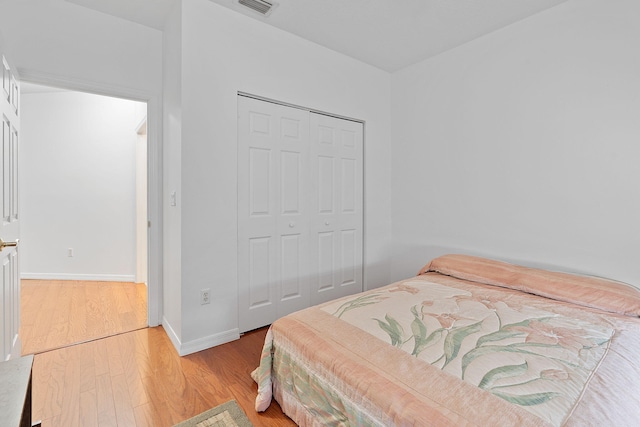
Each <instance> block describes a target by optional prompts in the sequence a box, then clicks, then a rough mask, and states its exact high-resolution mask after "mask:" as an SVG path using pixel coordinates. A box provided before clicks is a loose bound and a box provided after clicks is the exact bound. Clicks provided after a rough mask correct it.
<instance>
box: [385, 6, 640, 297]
mask: <svg viewBox="0 0 640 427" xmlns="http://www.w3.org/2000/svg"><path fill="white" fill-rule="evenodd" d="M638 22H640V3H639V2H637V1H635V0H612V1H606V2H605V1H601V0H579V1H578V0H574V1H569V2H567V3H565V4H562V5H560V6H558V7H556V8H553V9H550V10H548V11H546V12H543V13H540V14H538V15H536V16H533V17H531V18H529V19H527V20H525V21H522V22H520V23H517V24H514V25H511V26H509V27H507V28H505V29H503V30H500V31H497V32H495V33H492V34H490V35H487V36H485V37H482V38H480V39H477V40H475V41H473V42H471V43H468V44H466V45H463V46H461V47H459V48H456V49H454V50H451V51H449V52H446V53H444V54H441V55H439V56H436V57H434V58H432V59H430V60H426V61H424V62H421V63H419V64H417V65H415V66H412V67H409V68H407V69H404V70H401V71H399V72H397V73H395V74H394V75H393V76H392V104H391V105H392V108H391V109H392V124H393V134H394V141H393V168H392V170H393V174H392V189H391V192H392V194H393V198H392V206H393V208H392V218H393V240H394V246H395V261H394V268H393V277H394V278H399V277H403V276H407V275H409V274H415V272H416V270H417V269H418V268H419V267H420V265H421V264H423V263H426V262H427V261H428V260H429V259H430V258H431V257H432V256H433V255H437V254H439V253H441V252H443V251H448V250H452V248H453V250H464V251H471V252H473V253H482V254H487V255H492V256H497V257H501V258H506V259H512V260H520V259H524V260H528V261H530V262H534V263H543V264H552V265H558V266H564V267H568V268H570V269H573V270H578V271H583V272H589V273H594V274H599V275H603V276H608V277H612V278H615V279H619V280H623V281H627V282H630V283H633V284H635V285H640V263H639V262H638V259H637V254H639V253H640V221H639V220H638V219H639V218H640V168H638V159H640V143H639V141H640V78H639V76H640V55H638V52H639V51H640V25H638ZM442 247H446V248H445V249H443V248H442Z"/></svg>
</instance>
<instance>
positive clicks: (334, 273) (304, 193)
mask: <svg viewBox="0 0 640 427" xmlns="http://www.w3.org/2000/svg"><path fill="white" fill-rule="evenodd" d="M362 227H363V124H362V122H358V121H354V120H348V119H343V118H337V117H334V116H330V115H327V114H321V113H317V112H314V111H309V110H305V109H300V108H296V107H291V106H287V105H282V104H277V103H274V102H268V101H265V100H261V99H256V98H253V97H250V96H245V95H238V281H239V304H240V306H239V317H240V319H239V325H240V331H241V332H245V331H248V330H251V329H255V328H258V327H261V326H264V325H268V324H270V323H272V322H273V321H274V320H276V319H277V318H279V317H281V316H284V315H286V314H289V313H292V312H294V311H297V310H300V309H302V308H305V307H308V306H310V305H315V304H319V303H322V302H325V301H329V300H332V299H335V298H338V297H341V296H345V295H350V294H353V293H356V292H360V291H362V239H363V237H362V236H363V233H362Z"/></svg>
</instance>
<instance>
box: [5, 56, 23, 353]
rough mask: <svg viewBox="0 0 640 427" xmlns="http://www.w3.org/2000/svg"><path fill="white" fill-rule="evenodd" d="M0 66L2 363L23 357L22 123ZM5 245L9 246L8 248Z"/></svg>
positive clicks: (13, 87) (15, 91) (12, 85)
mask: <svg viewBox="0 0 640 427" xmlns="http://www.w3.org/2000/svg"><path fill="white" fill-rule="evenodd" d="M0 56H1V58H2V64H1V66H0V68H1V70H0V78H1V79H2V82H1V86H2V88H1V89H0V119H1V120H2V135H1V137H0V146H1V150H2V161H1V162H0V169H1V171H0V181H1V182H0V188H1V189H2V197H1V200H0V204H1V205H2V208H1V210H2V218H1V219H0V239H2V241H3V242H4V244H3V243H0V247H1V248H2V250H1V251H0V308H1V309H2V310H1V311H0V313H1V314H0V337H1V340H2V342H0V357H1V358H2V359H0V360H6V359H10V358H16V357H19V356H20V352H21V343H20V337H19V329H20V276H19V267H18V248H17V247H16V246H14V244H16V243H17V242H18V238H19V235H20V227H19V222H18V137H19V134H20V121H19V117H18V102H19V99H18V98H19V87H18V82H17V80H16V77H15V73H14V72H13V70H12V69H11V67H10V66H9V63H8V61H7V59H6V58H5V56H4V55H3V51H2V46H0ZM5 244H6V246H5Z"/></svg>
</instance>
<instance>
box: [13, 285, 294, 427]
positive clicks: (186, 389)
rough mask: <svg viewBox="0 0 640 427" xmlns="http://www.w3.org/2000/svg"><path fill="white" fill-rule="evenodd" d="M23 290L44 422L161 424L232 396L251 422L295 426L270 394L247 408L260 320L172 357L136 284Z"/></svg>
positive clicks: (47, 425)
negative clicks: (233, 335)
mask: <svg viewBox="0 0 640 427" xmlns="http://www.w3.org/2000/svg"><path fill="white" fill-rule="evenodd" d="M21 290H22V306H21V308H22V325H21V336H22V341H23V343H22V344H23V354H29V353H37V354H36V356H35V358H34V364H33V373H32V379H33V395H32V396H33V402H32V403H33V408H32V409H33V420H34V421H36V420H41V421H42V427H75V426H79V427H106V426H109V427H143V426H154V427H163V426H167V427H169V426H173V425H174V424H176V423H178V422H180V421H183V420H185V419H188V418H191V417H193V416H195V415H197V414H199V413H201V412H203V411H206V410H207V409H210V408H212V407H214V406H217V405H219V404H222V403H224V402H227V401H228V400H231V399H235V400H236V401H237V402H238V403H239V405H240V406H241V407H242V409H243V410H244V412H245V413H246V414H247V416H248V417H249V419H250V420H251V422H252V423H253V425H254V426H255V427H261V426H264V427H270V426H275V427H278V426H295V423H294V422H293V421H291V419H289V418H288V417H287V416H286V415H284V414H283V413H282V411H281V410H280V407H279V406H278V404H277V403H275V402H274V403H272V405H271V406H270V408H269V409H268V410H267V411H266V412H264V413H262V414H258V413H256V412H255V410H254V400H255V396H256V392H257V386H256V384H255V383H254V381H253V380H252V379H251V376H250V372H251V371H252V370H253V369H255V368H256V367H257V366H258V363H259V360H260V352H261V350H262V344H263V341H264V336H265V334H266V331H267V330H266V328H262V329H260V330H257V331H253V332H250V333H247V334H245V335H244V336H243V337H242V338H241V339H240V340H237V341H234V342H231V343H228V344H224V345H221V346H218V347H215V348H212V349H209V350H205V351H201V352H198V353H195V354H192V355H189V356H184V357H180V356H178V353H177V352H176V350H175V348H174V347H173V345H172V344H171V341H170V340H169V337H168V336H167V334H166V333H165V331H164V329H162V327H157V328H146V327H145V326H146V321H147V317H146V316H147V305H146V287H145V286H144V284H142V285H134V284H131V283H129V284H123V283H109V282H84V283H79V282H71V281H64V282H63V281H55V282H54V281H41V280H23V281H22V289H21ZM141 328H142V329H141ZM127 329H128V330H129V331H131V332H125V331H126V330H127ZM107 335H111V336H107ZM105 336H107V337H106V338H101V337H105ZM100 338H101V339H100ZM78 342H80V343H81V344H76V345H74V344H73V343H78ZM47 349H54V350H49V351H47ZM0 424H1V420H0Z"/></svg>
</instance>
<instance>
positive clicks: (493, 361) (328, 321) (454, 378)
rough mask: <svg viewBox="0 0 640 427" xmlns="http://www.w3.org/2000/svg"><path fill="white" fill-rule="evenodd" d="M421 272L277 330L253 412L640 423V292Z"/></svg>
mask: <svg viewBox="0 0 640 427" xmlns="http://www.w3.org/2000/svg"><path fill="white" fill-rule="evenodd" d="M430 268H437V271H438V272H435V271H434V270H432V269H430ZM443 271H445V273H443ZM424 272H425V274H422V275H420V276H418V277H414V278H411V279H408V280H404V281H401V282H397V283H395V284H392V285H389V286H386V287H382V288H379V289H375V290H372V291H368V292H364V293H362V294H358V295H353V296H349V297H345V298H342V299H339V300H336V301H332V302H329V303H326V304H324V305H321V306H317V307H311V308H309V309H306V310H302V311H299V312H297V313H293V314H291V315H288V316H285V317H283V318H281V319H279V320H277V321H276V322H274V324H273V325H272V326H271V328H270V330H269V332H268V333H267V337H266V340H265V345H264V348H263V351H262V356H261V361H260V366H259V367H258V368H257V369H256V370H255V371H254V372H253V373H252V376H253V378H254V379H255V380H256V382H257V383H258V396H257V398H256V410H258V411H263V410H265V409H266V408H267V407H268V406H269V404H270V402H271V399H272V396H273V397H274V398H275V399H276V400H277V401H278V402H279V403H280V406H281V407H282V409H283V411H284V412H285V413H286V414H287V415H289V416H290V417H291V418H292V419H293V420H294V421H295V422H296V423H298V424H299V425H301V426H324V425H335V426H349V425H358V426H360V425H363V426H391V425H393V426H414V425H434V426H455V427H460V426H488V425H492V426H502V425H504V426H511V425H517V426H519V427H523V426H535V427H539V426H562V427H577V426H580V427H583V426H601V425H615V426H636V425H640V381H638V378H640V362H638V354H640V319H639V318H638V314H637V313H638V312H639V311H640V291H638V290H637V289H630V288H628V287H626V286H623V285H620V284H612V283H609V282H607V281H605V280H599V279H594V278H588V279H584V280H585V281H584V287H583V279H582V278H580V277H578V276H575V277H574V276H569V275H566V274H560V273H558V274H556V273H553V272H548V271H544V270H543V271H540V270H532V269H526V268H521V267H517V266H512V265H506V264H504V263H499V262H494V261H491V260H485V259H477V258H471V257H464V256H445V257H441V258H438V259H436V260H434V261H432V262H431V267H429V268H427V269H426V270H424ZM554 295H558V298H557V299H555V298H554ZM581 302H584V304H583V305H581Z"/></svg>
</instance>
